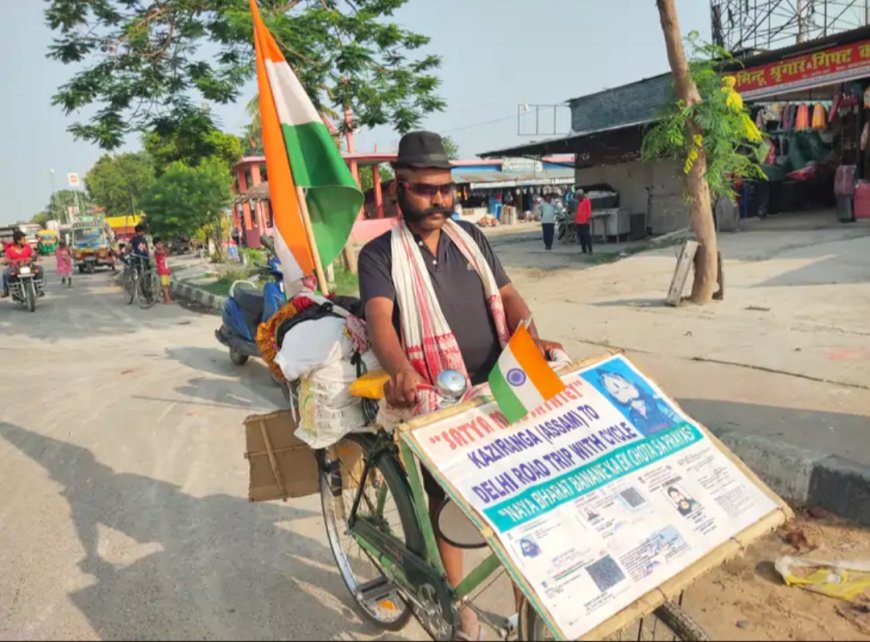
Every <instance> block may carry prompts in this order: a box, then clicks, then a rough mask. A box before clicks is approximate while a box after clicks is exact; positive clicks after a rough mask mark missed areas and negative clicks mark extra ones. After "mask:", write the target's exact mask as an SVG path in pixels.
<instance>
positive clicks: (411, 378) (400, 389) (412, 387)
mask: <svg viewBox="0 0 870 642" xmlns="http://www.w3.org/2000/svg"><path fill="white" fill-rule="evenodd" d="M425 383H426V382H425V381H424V380H423V377H421V376H420V375H419V374H418V373H417V371H416V370H414V369H413V368H407V369H405V370H400V371H399V372H397V373H396V374H395V375H394V376H393V377H392V378H391V379H390V380H389V381H388V382H387V383H386V384H385V385H384V396H385V397H386V399H387V402H388V403H389V404H390V405H391V406H393V407H395V408H405V407H408V406H413V405H414V403H415V402H416V401H417V386H420V385H424V384H425Z"/></svg>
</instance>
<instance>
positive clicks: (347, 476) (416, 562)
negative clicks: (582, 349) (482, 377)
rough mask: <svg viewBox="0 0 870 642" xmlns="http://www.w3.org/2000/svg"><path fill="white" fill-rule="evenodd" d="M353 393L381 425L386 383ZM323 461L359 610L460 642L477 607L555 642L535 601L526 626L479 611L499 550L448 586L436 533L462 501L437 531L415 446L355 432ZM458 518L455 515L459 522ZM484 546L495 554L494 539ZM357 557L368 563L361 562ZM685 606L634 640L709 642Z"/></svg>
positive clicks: (502, 630)
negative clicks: (463, 616)
mask: <svg viewBox="0 0 870 642" xmlns="http://www.w3.org/2000/svg"><path fill="white" fill-rule="evenodd" d="M442 374H443V373H442ZM378 377H380V378H381V380H383V379H384V378H385V377H386V375H385V374H382V373H370V374H368V375H364V377H363V378H361V379H360V380H359V381H362V380H363V379H366V378H368V380H369V382H371V381H372V380H373V379H377V378H378ZM439 383H441V382H440V381H439ZM439 388H440V389H441V391H442V394H443V395H444V396H445V397H446V398H450V399H453V400H457V399H459V398H461V397H462V394H464V388H463V390H462V393H461V394H459V395H456V390H455V389H454V390H453V391H452V394H451V390H450V389H444V387H442V386H439ZM368 389H369V390H371V389H372V388H371V386H369V387H368ZM351 394H355V395H356V396H360V397H363V399H362V402H363V409H364V413H365V416H366V419H367V421H369V423H370V424H373V422H374V418H375V416H376V412H377V398H378V397H379V396H381V394H382V384H381V388H380V392H379V393H378V394H373V395H370V394H366V393H362V394H359V393H357V392H355V390H354V387H353V386H352V388H351ZM316 456H317V460H318V465H319V469H320V495H321V505H322V509H323V516H324V521H325V524H326V531H327V537H328V540H329V546H330V549H331V550H332V554H333V557H334V559H335V562H336V565H337V566H338V570H339V574H340V575H341V578H342V581H343V582H344V584H345V586H346V587H347V589H348V591H349V592H350V594H351V597H352V599H353V605H354V608H355V610H356V611H357V612H358V613H359V614H360V615H361V616H362V617H363V618H364V619H365V620H366V621H368V622H370V623H372V624H374V625H375V626H378V627H380V628H382V629H385V630H388V631H397V630H399V629H401V628H402V627H404V626H405V624H406V623H407V622H408V620H409V618H410V617H411V615H412V614H413V615H414V616H415V617H416V618H417V620H418V621H419V622H420V624H421V625H422V626H423V627H424V628H425V629H426V631H427V632H428V633H429V634H430V635H431V636H432V637H433V638H434V639H436V640H450V639H453V637H454V634H455V632H456V630H457V627H458V624H459V608H461V607H469V608H472V609H473V610H474V611H475V612H476V613H477V614H478V617H479V618H480V621H481V623H482V624H486V625H487V626H489V627H490V628H493V629H494V630H495V631H496V632H497V633H498V634H499V635H500V636H501V638H502V639H505V640H506V639H509V638H510V637H512V636H514V635H516V636H517V638H518V639H521V640H546V639H554V638H553V636H552V634H551V633H550V627H549V626H548V623H547V621H546V620H545V618H544V617H542V616H541V615H540V614H539V613H538V611H537V610H536V609H535V608H534V606H533V605H532V604H531V603H530V602H529V600H528V599H527V598H526V597H523V599H522V603H521V605H520V607H519V609H518V621H517V623H516V625H515V624H514V619H513V618H512V617H510V616H507V617H503V616H499V615H495V614H492V613H487V612H484V611H483V610H482V609H479V608H478V607H476V606H475V605H474V603H473V601H472V599H471V596H472V594H473V593H474V592H475V591H477V590H478V589H480V588H481V587H483V588H484V589H485V588H486V587H487V586H489V584H491V583H492V582H494V581H495V579H497V578H495V579H492V581H490V578H492V576H493V575H494V574H496V573H497V572H499V571H501V572H504V568H503V566H502V562H501V560H500V558H499V557H498V554H497V553H495V552H492V553H491V554H490V555H489V556H488V557H487V558H486V559H485V560H483V561H482V562H481V563H480V564H478V565H477V566H476V567H475V568H474V569H472V570H471V571H470V572H469V573H468V574H467V575H466V577H465V578H464V579H463V580H462V582H460V584H459V585H458V586H456V587H455V588H451V587H450V586H449V585H448V584H447V581H446V576H445V571H444V565H443V563H442V560H441V555H440V553H439V552H438V546H437V542H436V528H438V532H439V534H440V535H441V536H442V537H444V532H443V531H444V529H443V527H441V526H440V524H441V521H442V516H444V515H445V513H447V511H448V508H449V507H450V506H451V504H452V502H451V501H450V500H449V499H448V500H447V501H445V502H444V504H443V505H442V506H441V507H440V512H439V513H438V517H437V518H436V522H437V525H433V523H432V521H431V519H430V516H429V512H428V510H427V497H426V494H425V491H424V489H423V482H422V478H421V476H420V473H419V470H418V465H417V464H418V459H417V458H416V456H415V455H414V453H413V451H412V449H411V447H410V446H409V445H408V443H407V442H406V441H405V440H403V439H402V438H401V437H400V438H399V439H398V440H394V439H393V437H392V436H390V435H388V434H387V433H386V432H385V431H384V430H378V431H377V432H376V433H375V434H351V435H348V436H347V437H346V438H345V439H344V440H343V441H341V442H339V444H337V445H336V446H333V447H331V448H329V449H325V450H318V451H317V453H316ZM342 462H344V467H343V463H342ZM359 462H362V469H361V470H360V464H359ZM453 507H455V504H453ZM456 513H457V511H456V510H455V508H454V510H453V514H454V516H455V515H456ZM466 519H467V518H466ZM478 532H479V530H478ZM447 539H448V540H449V539H450V538H447ZM482 546H486V542H485V541H483V544H482ZM467 547H468V548H471V547H472V546H467ZM353 549H356V550H357V551H358V552H359V555H358V556H357V557H354V558H353V559H352V553H353ZM515 579H521V578H515ZM487 582H489V584H486V586H484V585H485V583H487ZM681 603H682V595H681V596H680V602H679V603H677V602H666V603H665V604H663V605H662V606H660V607H658V609H656V611H655V612H654V614H653V616H652V626H650V622H649V619H648V618H647V619H642V620H639V621H638V622H637V623H636V625H637V629H636V633H633V634H632V638H633V639H637V640H642V639H650V638H647V637H645V635H644V633H645V632H648V631H650V630H651V634H652V636H653V637H652V638H651V639H656V637H655V636H656V631H657V628H658V624H659V623H661V624H662V625H663V628H665V629H667V632H668V633H670V635H671V636H672V639H675V640H676V639H680V640H706V639H707V636H706V634H705V632H704V630H703V629H702V628H700V627H699V626H698V625H697V624H696V623H695V622H694V621H693V620H692V619H691V617H690V616H689V615H688V614H687V613H686V612H685V611H684V610H683V609H682V605H681ZM622 633H623V632H622V631H621V632H620V635H621V634H622Z"/></svg>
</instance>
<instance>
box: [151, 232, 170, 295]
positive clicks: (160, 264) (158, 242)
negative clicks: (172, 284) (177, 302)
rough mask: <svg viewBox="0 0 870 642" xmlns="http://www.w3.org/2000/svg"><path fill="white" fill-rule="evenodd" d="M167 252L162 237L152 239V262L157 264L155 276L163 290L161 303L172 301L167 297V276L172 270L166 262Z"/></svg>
mask: <svg viewBox="0 0 870 642" xmlns="http://www.w3.org/2000/svg"><path fill="white" fill-rule="evenodd" d="M167 255H168V252H167V251H166V248H165V247H164V245H163V240H162V239H154V264H155V265H156V266H157V276H159V277H160V288H161V289H162V290H163V303H172V300H171V299H170V298H169V281H170V279H169V277H170V275H171V274H172V270H170V269H169V265H168V264H167V263H166V257H167Z"/></svg>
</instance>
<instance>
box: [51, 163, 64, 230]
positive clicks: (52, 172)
mask: <svg viewBox="0 0 870 642" xmlns="http://www.w3.org/2000/svg"><path fill="white" fill-rule="evenodd" d="M48 174H49V181H50V182H51V193H50V194H49V196H48V204H49V210H50V209H51V207H50V206H51V204H52V202H53V201H54V170H53V169H51V170H49V172H48ZM48 215H49V216H51V212H50V211H49V212H48ZM60 222H61V223H63V222H64V220H63V211H61V213H60Z"/></svg>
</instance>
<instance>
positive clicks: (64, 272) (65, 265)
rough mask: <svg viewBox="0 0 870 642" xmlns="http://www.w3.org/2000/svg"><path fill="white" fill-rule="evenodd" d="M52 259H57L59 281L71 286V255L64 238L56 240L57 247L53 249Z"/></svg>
mask: <svg viewBox="0 0 870 642" xmlns="http://www.w3.org/2000/svg"><path fill="white" fill-rule="evenodd" d="M54 259H55V261H57V273H58V275H59V276H60V283H61V285H63V284H64V283H65V284H66V286H67V287H68V288H71V287H72V271H73V257H72V252H71V251H70V249H69V246H68V245H67V244H66V240H64V239H60V240H59V241H58V242H57V249H56V250H55V251H54Z"/></svg>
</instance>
